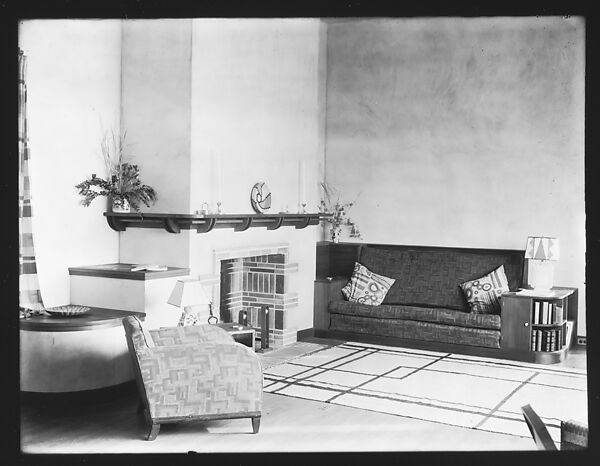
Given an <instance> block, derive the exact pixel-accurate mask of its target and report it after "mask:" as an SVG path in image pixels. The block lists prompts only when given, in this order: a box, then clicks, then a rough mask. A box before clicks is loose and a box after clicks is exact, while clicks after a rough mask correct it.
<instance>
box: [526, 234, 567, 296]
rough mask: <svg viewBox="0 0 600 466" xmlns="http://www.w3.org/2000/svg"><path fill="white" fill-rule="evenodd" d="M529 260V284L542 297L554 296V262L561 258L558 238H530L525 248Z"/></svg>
mask: <svg viewBox="0 0 600 466" xmlns="http://www.w3.org/2000/svg"><path fill="white" fill-rule="evenodd" d="M525 258H526V259H528V261H527V262H528V268H527V282H528V284H529V285H530V286H531V287H532V288H533V289H534V290H535V291H536V293H539V294H542V295H548V294H552V292H551V291H550V289H551V288H552V285H553V283H554V261H557V260H558V258H559V247H558V238H554V237H548V236H529V237H528V238H527V246H526V247H525Z"/></svg>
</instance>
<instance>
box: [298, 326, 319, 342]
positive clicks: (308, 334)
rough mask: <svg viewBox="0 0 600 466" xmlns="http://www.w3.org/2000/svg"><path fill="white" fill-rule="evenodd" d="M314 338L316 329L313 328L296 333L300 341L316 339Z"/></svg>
mask: <svg viewBox="0 0 600 466" xmlns="http://www.w3.org/2000/svg"><path fill="white" fill-rule="evenodd" d="M314 336H315V329H314V328H312V327H311V328H305V329H302V330H298V332H297V333H296V339H297V340H298V341H302V340H304V339H306V338H310V337H314Z"/></svg>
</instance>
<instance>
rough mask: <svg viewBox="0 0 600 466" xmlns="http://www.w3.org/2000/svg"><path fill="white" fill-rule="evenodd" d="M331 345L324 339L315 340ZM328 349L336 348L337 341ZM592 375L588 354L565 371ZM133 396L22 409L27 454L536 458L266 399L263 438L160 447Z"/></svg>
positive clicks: (188, 440)
mask: <svg viewBox="0 0 600 466" xmlns="http://www.w3.org/2000/svg"><path fill="white" fill-rule="evenodd" d="M309 340H310V341H312V342H318V343H324V341H323V340H320V339H314V338H313V339H309ZM325 343H329V344H331V343H333V342H331V341H329V342H327V341H326V342H325ZM560 365H562V366H566V367H578V368H585V365H586V353H585V350H583V349H580V348H577V349H574V350H573V351H571V353H570V355H569V356H568V357H567V359H566V360H565V361H564V362H562V363H560ZM136 406H137V394H136V393H135V392H130V393H126V394H123V395H121V396H119V397H117V398H116V399H113V400H110V401H105V402H101V403H93V404H92V403H90V404H82V405H67V406H65V405H62V406H53V405H51V404H45V405H40V404H34V403H29V402H28V403H24V404H22V406H21V449H22V451H23V452H25V453H187V452H189V451H194V452H198V453H202V452H331V451H336V452H346V451H478V450H479V451H480V450H488V451H489V450H531V449H535V445H534V443H533V440H531V439H529V438H520V437H513V436H510V435H504V434H496V433H490V432H483V431H476V430H472V429H467V428H459V427H452V426H447V425H443V424H438V423H434V422H428V421H422V420H416V419H410V418H404V417H400V416H394V415H390V414H383V413H377V412H370V411H365V410H361V409H356V408H350V407H345V406H337V405H333V404H324V403H319V402H315V401H309V400H301V399H296V398H291V397H286V396H281V395H275V394H270V393H265V394H264V407H263V417H262V422H261V426H260V432H259V433H258V434H252V426H251V422H250V420H249V419H236V420H228V421H210V422H195V423H189V424H170V425H169V424H167V425H164V426H162V427H161V430H160V434H159V435H158V437H157V439H156V440H154V441H151V442H149V441H146V440H145V439H144V436H145V433H146V426H145V425H144V422H143V419H142V417H141V416H140V415H138V414H137V413H136Z"/></svg>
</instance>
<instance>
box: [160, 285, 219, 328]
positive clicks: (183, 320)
mask: <svg viewBox="0 0 600 466" xmlns="http://www.w3.org/2000/svg"><path fill="white" fill-rule="evenodd" d="M167 302H168V303H169V304H172V305H173V306H177V307H183V312H182V314H181V317H180V319H179V324H178V325H179V326H185V325H198V324H199V323H200V322H199V320H198V311H196V312H194V309H193V308H194V307H196V306H206V305H208V309H209V313H210V316H209V317H208V323H216V320H217V318H216V317H214V316H213V315H212V308H211V305H212V302H211V300H210V299H208V297H207V296H206V293H205V292H204V289H203V287H202V285H201V284H200V281H199V280H198V279H197V278H182V279H179V280H177V282H176V283H175V286H174V287H173V291H172V292H171V296H170V297H169V299H168V301H167ZM212 319H214V320H215V322H211V320H212Z"/></svg>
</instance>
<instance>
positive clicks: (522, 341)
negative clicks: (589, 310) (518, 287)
mask: <svg viewBox="0 0 600 466" xmlns="http://www.w3.org/2000/svg"><path fill="white" fill-rule="evenodd" d="M552 291H553V294H552V295H551V296H542V295H535V293H534V292H532V291H527V292H525V293H519V292H509V293H505V294H503V295H502V299H501V302H502V340H501V346H502V350H503V351H507V352H513V353H516V354H518V355H520V356H521V357H522V358H524V359H526V360H528V361H531V362H539V363H545V364H547V363H555V362H560V361H562V360H564V358H565V357H566V354H567V351H568V349H569V346H570V344H571V342H572V340H573V336H574V335H573V334H574V331H575V329H576V323H577V288H566V287H554V288H552Z"/></svg>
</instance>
